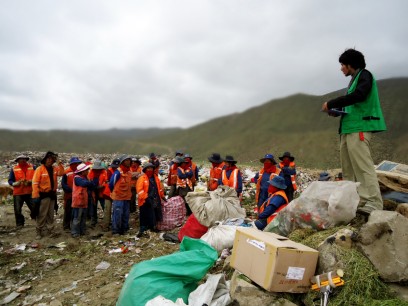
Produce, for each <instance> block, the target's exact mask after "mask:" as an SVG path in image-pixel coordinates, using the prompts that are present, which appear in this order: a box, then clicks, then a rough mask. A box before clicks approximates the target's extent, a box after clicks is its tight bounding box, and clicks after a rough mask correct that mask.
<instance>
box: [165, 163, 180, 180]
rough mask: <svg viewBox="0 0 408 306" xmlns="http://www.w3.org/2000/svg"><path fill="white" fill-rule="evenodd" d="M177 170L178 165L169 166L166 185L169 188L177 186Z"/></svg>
mask: <svg viewBox="0 0 408 306" xmlns="http://www.w3.org/2000/svg"><path fill="white" fill-rule="evenodd" d="M177 168H178V165H177V164H176V163H174V164H172V165H171V166H170V170H169V177H168V180H167V185H169V186H173V185H177Z"/></svg>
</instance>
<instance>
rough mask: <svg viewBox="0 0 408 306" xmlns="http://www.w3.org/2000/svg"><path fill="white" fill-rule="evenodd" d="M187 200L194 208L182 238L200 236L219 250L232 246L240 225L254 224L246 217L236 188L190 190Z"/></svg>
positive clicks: (180, 238)
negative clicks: (202, 190)
mask: <svg viewBox="0 0 408 306" xmlns="http://www.w3.org/2000/svg"><path fill="white" fill-rule="evenodd" d="M186 202H187V203H188V205H189V206H190V208H191V211H192V215H190V216H189V218H188V219H187V221H186V223H185V224H184V226H183V227H182V228H181V230H180V232H179V235H178V237H179V240H180V241H182V240H183V237H184V236H188V237H191V238H201V239H202V240H204V241H206V242H207V243H208V244H210V245H211V246H212V247H213V248H215V249H216V250H217V251H218V252H221V251H222V250H223V249H226V248H232V245H233V243H234V237H235V231H236V229H237V227H238V226H246V227H247V226H253V222H251V220H249V219H245V217H246V212H245V209H244V208H242V207H241V204H240V200H239V198H238V197H237V193H236V191H235V189H233V188H230V187H228V186H219V187H218V188H217V189H216V190H214V191H206V192H190V193H188V194H187V196H186Z"/></svg>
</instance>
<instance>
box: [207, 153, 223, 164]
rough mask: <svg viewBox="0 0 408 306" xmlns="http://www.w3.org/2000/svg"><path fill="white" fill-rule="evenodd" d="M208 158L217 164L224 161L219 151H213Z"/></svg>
mask: <svg viewBox="0 0 408 306" xmlns="http://www.w3.org/2000/svg"><path fill="white" fill-rule="evenodd" d="M208 160H209V161H210V162H212V163H215V164H220V163H222V162H223V160H222V158H221V155H220V154H219V153H212V154H211V156H209V157H208Z"/></svg>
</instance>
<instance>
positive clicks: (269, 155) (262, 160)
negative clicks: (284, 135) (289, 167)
mask: <svg viewBox="0 0 408 306" xmlns="http://www.w3.org/2000/svg"><path fill="white" fill-rule="evenodd" d="M267 159H269V160H270V161H271V162H272V163H273V164H275V165H276V164H277V162H276V160H275V157H273V155H272V154H269V153H268V154H265V156H264V157H262V158H261V159H260V160H259V161H260V162H261V163H264V162H265V160H267Z"/></svg>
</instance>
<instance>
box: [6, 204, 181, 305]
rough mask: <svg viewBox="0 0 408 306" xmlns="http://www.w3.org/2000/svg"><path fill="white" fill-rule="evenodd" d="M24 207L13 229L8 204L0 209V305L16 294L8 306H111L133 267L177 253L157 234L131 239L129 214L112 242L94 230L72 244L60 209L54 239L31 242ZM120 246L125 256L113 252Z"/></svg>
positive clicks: (31, 232) (133, 225)
mask: <svg viewBox="0 0 408 306" xmlns="http://www.w3.org/2000/svg"><path fill="white" fill-rule="evenodd" d="M24 207H25V209H24V215H25V217H26V225H25V226H24V227H23V228H19V229H17V228H16V227H15V219H14V212H13V205H12V199H11V198H9V199H8V201H7V203H6V204H5V203H4V202H3V203H2V204H0V215H1V217H0V305H1V302H2V301H3V299H4V298H5V297H7V296H8V295H9V294H10V293H12V292H13V291H16V292H17V291H19V290H21V293H20V295H19V296H18V297H17V298H16V299H15V300H14V301H12V302H10V303H9V304H7V305H115V303H116V300H117V298H118V296H119V293H120V290H121V288H122V285H123V283H124V280H125V277H126V275H127V274H128V273H129V271H130V269H131V267H132V266H133V264H135V263H138V262H140V261H143V260H149V259H151V258H154V257H159V256H163V255H166V254H170V253H173V252H175V251H177V250H178V249H179V244H174V243H170V242H167V241H164V240H162V239H160V237H159V235H160V234H159V233H150V237H149V238H144V237H143V238H140V239H138V238H136V233H137V227H136V221H135V218H136V219H137V213H136V214H132V215H131V222H130V224H131V229H130V231H129V234H127V235H124V236H118V237H112V235H111V234H110V233H106V232H103V231H102V230H101V229H100V227H99V226H97V227H96V228H95V229H90V228H89V227H88V230H89V233H88V235H85V236H83V237H81V238H80V239H74V238H72V237H71V235H70V234H69V233H66V232H64V231H63V229H62V215H63V209H62V208H60V209H59V211H58V214H57V215H56V216H55V231H54V232H55V233H56V234H57V235H58V237H56V238H49V237H45V238H42V239H41V240H36V239H35V236H36V232H35V221H34V220H31V219H30V217H29V210H28V208H27V207H26V206H24ZM125 244H127V246H128V250H127V252H126V253H122V252H120V253H113V252H114V251H115V250H117V251H119V250H120V248H121V247H123V246H124V245H125ZM109 251H111V254H110V253H109ZM101 262H107V263H109V264H110V266H109V268H107V269H106V270H97V269H96V267H97V266H98V265H99V264H100V263H101Z"/></svg>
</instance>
